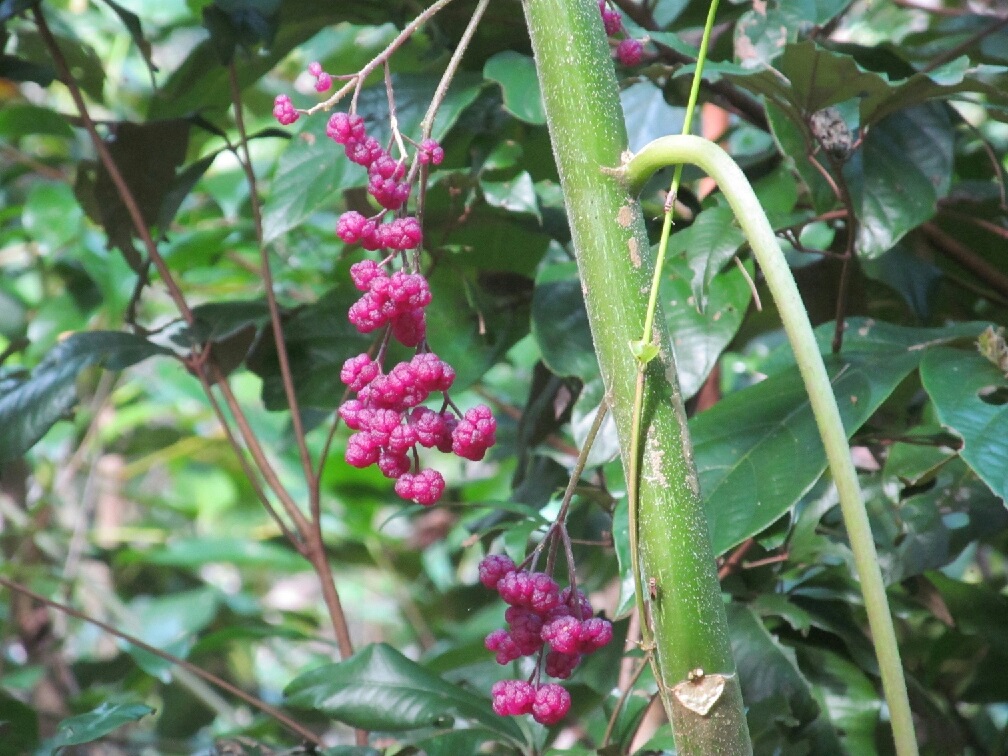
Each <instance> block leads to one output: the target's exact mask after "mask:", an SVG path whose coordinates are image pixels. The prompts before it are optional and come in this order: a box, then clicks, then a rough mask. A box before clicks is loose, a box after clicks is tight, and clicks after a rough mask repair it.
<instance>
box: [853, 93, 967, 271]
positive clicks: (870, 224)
mask: <svg viewBox="0 0 1008 756" xmlns="http://www.w3.org/2000/svg"><path fill="white" fill-rule="evenodd" d="M952 141H953V140H952V128H951V124H950V121H949V116H948V108H947V106H945V105H943V104H939V103H931V104H926V105H919V106H917V107H914V108H910V109H907V110H903V111H900V112H898V113H894V114H893V115H891V116H889V117H887V118H886V119H885V120H883V121H881V122H880V123H878V124H876V125H875V126H873V127H872V128H871V129H870V130H869V131H868V135H867V136H866V137H865V142H864V146H863V148H862V150H861V151H860V152H858V153H855V157H854V159H853V160H851V161H850V162H849V163H848V164H847V169H846V170H845V174H846V175H847V178H848V183H849V184H850V189H851V195H852V199H853V201H854V207H855V210H856V212H857V217H858V235H857V250H858V254H859V255H861V256H862V257H865V258H868V259H872V258H875V257H878V256H879V255H881V254H882V253H884V252H886V251H888V250H889V249H891V248H892V247H893V245H895V244H896V242H898V241H899V240H900V239H901V238H903V236H904V235H905V234H906V233H907V232H908V231H910V230H911V229H913V228H916V227H917V226H919V225H920V224H921V223H923V222H925V221H927V220H929V219H931V218H932V217H933V216H934V214H935V212H936V210H937V209H938V200H939V199H941V198H942V197H944V196H945V195H946V194H948V189H949V184H950V181H951V174H952Z"/></svg>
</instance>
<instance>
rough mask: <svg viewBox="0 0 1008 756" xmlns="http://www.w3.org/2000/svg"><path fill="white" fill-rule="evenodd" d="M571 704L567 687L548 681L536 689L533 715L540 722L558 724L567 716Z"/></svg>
mask: <svg viewBox="0 0 1008 756" xmlns="http://www.w3.org/2000/svg"><path fill="white" fill-rule="evenodd" d="M570 705H571V698H570V693H568V692H567V691H566V689H564V688H563V687H562V686H560V685H557V684H556V683H547V684H546V685H541V686H539V689H538V690H537V691H536V694H535V702H534V703H533V704H532V717H533V718H534V719H535V721H536V722H539V723H540V724H545V725H552V724H556V723H557V722H559V721H560V720H561V719H563V718H564V717H565V716H567V712H568V711H570Z"/></svg>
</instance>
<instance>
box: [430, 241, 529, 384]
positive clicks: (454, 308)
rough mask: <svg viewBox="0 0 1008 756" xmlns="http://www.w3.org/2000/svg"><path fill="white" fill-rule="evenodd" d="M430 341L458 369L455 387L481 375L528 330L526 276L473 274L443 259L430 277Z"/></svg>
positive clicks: (474, 380)
mask: <svg viewBox="0 0 1008 756" xmlns="http://www.w3.org/2000/svg"><path fill="white" fill-rule="evenodd" d="M429 280H430V285H431V294H432V300H431V303H430V305H429V306H428V307H427V340H428V342H430V346H431V349H432V350H433V351H434V352H435V353H436V354H437V355H438V356H439V357H441V359H443V360H445V361H447V362H448V363H449V364H451V365H452V366H454V368H455V383H454V385H453V389H452V390H453V391H463V390H465V389H466V388H468V387H469V386H471V385H472V384H473V383H475V382H476V381H478V380H479V379H480V378H482V377H483V374H484V373H486V371H487V370H489V369H490V368H492V367H493V366H494V365H495V364H496V363H497V361H498V360H499V359H501V357H503V356H504V353H505V352H507V350H508V349H510V348H511V347H512V346H514V344H516V343H517V342H518V340H519V339H521V338H522V337H523V336H525V335H526V334H527V333H528V330H529V298H530V297H529V293H528V287H529V284H530V282H529V281H528V279H526V278H524V277H519V276H510V275H507V274H504V275H502V276H501V277H500V278H499V279H498V278H495V277H493V276H490V275H486V276H479V275H475V276H474V275H473V274H472V272H471V271H468V270H466V269H464V268H462V267H461V266H458V265H456V264H454V261H449V260H443V261H442V262H441V264H439V265H438V267H437V269H436V270H435V271H434V273H433V274H432V275H431V276H430V277H429Z"/></svg>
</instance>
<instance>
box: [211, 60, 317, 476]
mask: <svg viewBox="0 0 1008 756" xmlns="http://www.w3.org/2000/svg"><path fill="white" fill-rule="evenodd" d="M228 81H229V83H230V85H231V102H232V105H233V106H234V117H235V126H237V128H238V140H239V142H240V143H241V148H242V151H243V152H244V153H245V156H244V159H239V162H240V163H241V165H242V169H243V170H244V171H245V177H246V179H247V181H248V185H249V201H250V203H251V205H252V220H253V225H254V227H255V235H256V242H257V244H258V246H259V267H260V268H261V272H262V279H263V289H264V293H265V295H266V305H267V307H268V308H269V314H270V325H271V326H272V328H273V341H274V343H275V344H276V350H277V362H278V363H279V366H280V378H281V380H282V381H283V387H284V394H285V395H286V397H287V406H288V408H289V409H290V414H291V424H292V425H293V427H294V438H295V441H296V443H297V448H298V456H299V457H300V458H301V467H302V468H303V470H304V475H305V481H306V482H308V483H309V484H310V483H311V481H312V479H313V478H314V476H315V473H314V470H313V469H312V461H311V456H310V455H309V453H308V444H307V442H306V440H305V429H304V423H303V422H302V420H301V410H300V407H299V406H298V400H297V391H296V390H295V387H294V376H293V374H292V373H291V368H290V361H289V359H288V357H287V343H286V341H285V340H284V335H283V322H282V321H281V319H280V307H279V305H278V304H277V300H276V292H274V290H273V273H272V271H271V269H270V263H269V252H268V250H267V249H266V245H265V244H264V243H263V227H262V207H261V205H260V203H259V190H258V187H257V184H256V176H255V170H254V169H253V167H252V158H251V155H250V154H249V146H248V133H247V132H246V130H245V117H244V115H243V113H242V103H241V88H240V87H239V86H238V75H237V72H236V71H235V65H234V61H231V63H230V64H228ZM309 488H310V485H309Z"/></svg>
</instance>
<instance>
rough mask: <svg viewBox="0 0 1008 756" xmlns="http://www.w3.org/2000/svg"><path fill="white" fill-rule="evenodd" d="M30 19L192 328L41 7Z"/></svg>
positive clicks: (177, 290) (182, 301) (184, 305)
mask: <svg viewBox="0 0 1008 756" xmlns="http://www.w3.org/2000/svg"><path fill="white" fill-rule="evenodd" d="M32 15H33V17H34V18H35V24H36V26H37V27H38V30H39V35H40V36H41V37H42V41H43V43H44V44H45V46H46V49H47V50H48V51H49V54H50V55H51V56H52V59H53V63H54V64H55V65H56V71H57V72H58V73H59V77H60V80H61V81H62V82H63V83H64V84H65V85H66V88H67V90H69V92H70V97H71V98H72V99H73V101H74V105H75V106H76V107H77V112H78V113H79V114H80V118H81V122H82V123H83V124H84V128H85V129H86V130H87V133H88V136H90V137H91V143H92V144H93V145H94V148H95V152H97V153H98V159H99V160H101V162H102V165H103V166H104V167H105V170H106V171H107V172H108V175H109V178H110V179H111V180H112V183H113V184H115V187H116V191H117V192H118V194H119V197H120V199H121V200H122V203H123V206H124V207H125V208H126V212H127V213H129V216H130V220H132V221H133V228H134V229H135V230H136V233H137V236H139V237H140V240H141V241H142V242H143V245H144V249H145V250H146V252H147V257H148V259H149V260H150V261H151V262H153V263H154V267H156V268H157V270H158V273H159V274H160V276H161V280H162V281H164V285H165V286H166V287H167V289H168V294H169V296H171V298H172V301H173V302H174V303H175V306H176V307H177V308H178V311H179V312H180V313H181V314H182V317H183V318H184V319H185V321H186V323H188V324H190V325H192V323H193V322H194V317H193V314H192V310H190V309H189V305H188V304H187V303H186V300H185V296H184V295H183V294H182V290H181V289H180V288H179V286H178V283H177V282H176V281H175V278H174V277H173V276H172V274H171V271H170V270H169V269H168V265H167V264H166V263H165V261H164V258H163V257H161V253H160V252H158V248H157V244H155V242H154V237H152V236H151V233H150V229H149V228H147V223H146V222H145V221H144V217H143V213H142V212H141V211H140V206H139V205H137V203H136V198H134V196H133V193H132V192H131V191H130V188H129V185H128V184H127V183H126V179H124V178H123V175H122V173H121V172H120V171H119V166H118V165H116V162H115V160H113V159H112V154H111V153H110V152H109V150H108V146H107V145H106V144H105V140H103V139H102V138H101V135H99V134H98V130H97V128H96V127H95V124H94V121H93V120H91V114H90V113H89V112H88V109H87V105H86V104H85V102H84V96H83V95H82V94H81V91H80V87H79V86H77V82H76V80H75V79H74V77H73V74H71V73H70V67H69V66H68V65H67V61H66V57H64V55H63V51H62V50H60V46H59V44H58V43H57V42H56V38H55V37H54V36H53V33H52V31H51V30H50V29H49V25H48V24H47V23H46V20H45V16H44V15H43V13H42V6H41V5H37V6H35V7H34V8H32Z"/></svg>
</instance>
